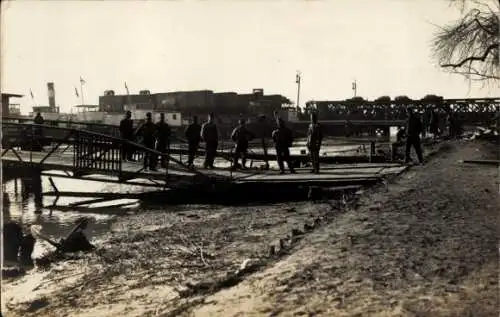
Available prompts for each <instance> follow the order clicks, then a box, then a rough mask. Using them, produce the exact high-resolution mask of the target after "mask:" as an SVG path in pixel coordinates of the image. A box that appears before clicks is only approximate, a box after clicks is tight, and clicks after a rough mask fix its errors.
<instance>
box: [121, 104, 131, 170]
mask: <svg viewBox="0 0 500 317" xmlns="http://www.w3.org/2000/svg"><path fill="white" fill-rule="evenodd" d="M120 136H121V137H122V139H125V140H127V141H130V142H133V141H134V122H133V121H132V113H131V112H130V111H127V113H126V114H125V118H123V119H122V120H121V121H120ZM133 152H134V150H133V148H132V146H130V145H129V144H123V146H122V159H123V160H124V161H125V160H129V161H132V154H133Z"/></svg>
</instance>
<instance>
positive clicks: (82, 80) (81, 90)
mask: <svg viewBox="0 0 500 317" xmlns="http://www.w3.org/2000/svg"><path fill="white" fill-rule="evenodd" d="M85 84H86V81H85V80H84V79H83V78H82V76H80V94H81V97H82V106H83V105H84V104H85V99H84V98H83V85H85Z"/></svg>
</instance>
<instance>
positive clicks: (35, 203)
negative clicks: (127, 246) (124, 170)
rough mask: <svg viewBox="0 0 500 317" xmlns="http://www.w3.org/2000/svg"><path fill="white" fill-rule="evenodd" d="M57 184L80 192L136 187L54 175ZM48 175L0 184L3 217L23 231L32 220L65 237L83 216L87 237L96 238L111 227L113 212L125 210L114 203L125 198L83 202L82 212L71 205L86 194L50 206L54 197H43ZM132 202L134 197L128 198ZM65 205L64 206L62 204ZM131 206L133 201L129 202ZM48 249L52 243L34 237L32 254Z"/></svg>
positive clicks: (54, 235) (57, 236) (48, 232)
mask: <svg viewBox="0 0 500 317" xmlns="http://www.w3.org/2000/svg"><path fill="white" fill-rule="evenodd" d="M54 182H55V183H56V186H58V187H59V188H61V189H62V188H64V190H70V191H81V192H99V191H108V192H121V191H133V190H139V189H138V188H127V186H123V185H116V186H109V184H105V183H99V182H88V181H80V180H73V179H64V178H54ZM128 187H131V186H128ZM52 190H53V189H52V188H51V185H50V182H49V180H48V178H47V177H45V176H42V177H40V176H39V175H38V176H37V175H33V176H32V177H24V178H17V179H12V180H9V181H6V182H5V183H3V184H2V192H3V213H2V217H3V221H4V222H7V221H16V222H18V223H19V224H21V226H22V227H23V229H24V231H25V233H27V232H28V231H29V226H30V225H32V224H36V225H40V226H41V227H42V230H41V231H42V233H43V234H44V235H46V236H48V237H51V238H54V239H56V240H58V239H60V238H62V237H64V236H65V235H66V234H67V233H68V232H69V230H70V229H71V228H72V227H73V225H74V224H75V222H76V221H77V220H78V219H79V218H81V217H82V216H85V217H88V218H89V224H88V226H87V229H86V230H85V232H86V234H87V236H88V237H89V239H90V240H96V239H97V238H99V237H100V236H102V234H103V233H105V232H107V231H108V230H109V228H110V224H111V221H112V219H113V217H114V216H115V215H117V214H118V215H119V214H126V209H123V208H121V207H120V206H117V205H123V204H124V200H115V201H112V202H104V203H99V204H90V205H88V206H86V209H85V211H86V212H85V213H82V212H80V210H79V208H78V207H74V208H73V207H71V203H73V202H78V201H82V200H87V199H89V198H73V197H61V198H60V199H59V200H58V201H57V205H60V206H61V209H64V211H61V209H59V208H51V207H50V206H52V204H53V203H54V197H49V196H47V197H44V196H43V195H42V193H43V192H47V191H52ZM127 202H128V203H130V202H132V203H133V202H135V201H133V200H132V201H130V200H128V201H127ZM62 207H65V208H62ZM129 207H130V208H134V205H129ZM47 249H52V247H50V246H48V245H46V244H45V243H44V242H40V241H37V243H36V245H35V250H34V252H33V255H34V256H35V257H38V256H40V255H42V254H43V253H44V252H45V251H47Z"/></svg>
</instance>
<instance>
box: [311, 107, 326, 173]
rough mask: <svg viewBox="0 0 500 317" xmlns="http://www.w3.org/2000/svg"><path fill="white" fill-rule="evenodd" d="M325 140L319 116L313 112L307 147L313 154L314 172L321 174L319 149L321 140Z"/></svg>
mask: <svg viewBox="0 0 500 317" xmlns="http://www.w3.org/2000/svg"><path fill="white" fill-rule="evenodd" d="M322 141H323V132H322V131H321V126H320V125H319V123H318V117H317V115H316V114H315V113H311V123H310V124H309V129H308V130H307V149H308V150H309V155H310V156H311V163H312V167H313V168H312V173H314V174H319V151H320V148H321V142H322Z"/></svg>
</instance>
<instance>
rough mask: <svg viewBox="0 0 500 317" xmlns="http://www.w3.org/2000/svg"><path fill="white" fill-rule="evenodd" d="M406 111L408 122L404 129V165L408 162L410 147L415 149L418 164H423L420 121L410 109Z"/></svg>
mask: <svg viewBox="0 0 500 317" xmlns="http://www.w3.org/2000/svg"><path fill="white" fill-rule="evenodd" d="M406 111H407V113H408V121H407V128H406V151H405V161H406V163H409V162H410V151H411V147H412V146H413V147H414V148H415V152H417V157H418V161H419V163H420V164H423V163H424V159H423V157H422V147H421V144H420V133H422V121H420V118H419V117H418V116H417V115H415V113H414V112H413V108H412V107H409V108H407V109H406Z"/></svg>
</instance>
